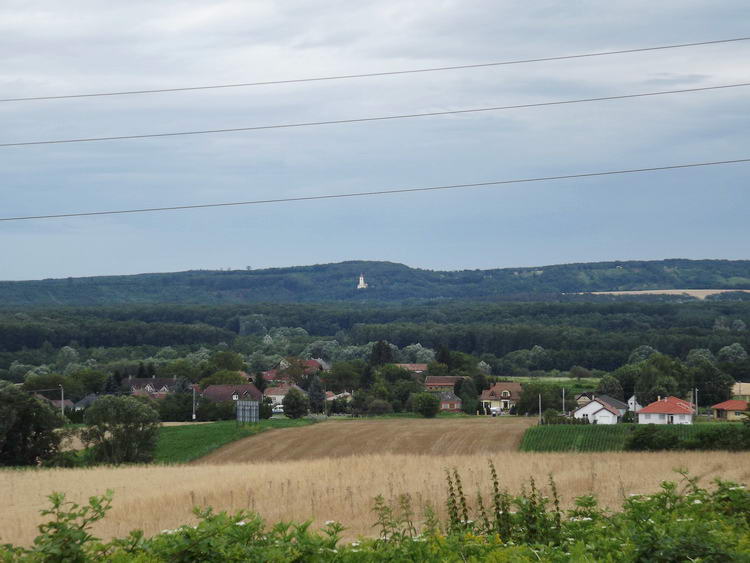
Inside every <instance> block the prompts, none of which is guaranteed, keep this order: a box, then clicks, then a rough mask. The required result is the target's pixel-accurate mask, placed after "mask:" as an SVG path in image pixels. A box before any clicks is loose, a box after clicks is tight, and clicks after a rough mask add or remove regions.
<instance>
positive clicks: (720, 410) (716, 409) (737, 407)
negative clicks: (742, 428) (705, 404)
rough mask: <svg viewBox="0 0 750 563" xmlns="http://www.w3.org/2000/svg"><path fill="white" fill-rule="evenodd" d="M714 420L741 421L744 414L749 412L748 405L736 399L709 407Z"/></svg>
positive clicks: (749, 406)
mask: <svg viewBox="0 0 750 563" xmlns="http://www.w3.org/2000/svg"><path fill="white" fill-rule="evenodd" d="M711 410H712V411H713V413H714V418H715V419H716V420H728V421H742V420H745V413H747V411H748V410H750V403H748V402H747V401H740V400H738V399H730V400H728V401H724V402H722V403H719V404H716V405H714V406H712V407H711Z"/></svg>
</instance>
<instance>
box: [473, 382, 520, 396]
mask: <svg viewBox="0 0 750 563" xmlns="http://www.w3.org/2000/svg"><path fill="white" fill-rule="evenodd" d="M503 391H508V393H510V395H509V396H508V397H503ZM522 392H523V385H521V384H520V383H518V382H516V381H499V382H498V383H495V384H494V385H493V386H492V387H490V388H489V389H485V390H484V391H482V395H481V397H480V400H481V401H493V400H500V399H512V400H514V401H517V400H518V399H520V398H521V393H522Z"/></svg>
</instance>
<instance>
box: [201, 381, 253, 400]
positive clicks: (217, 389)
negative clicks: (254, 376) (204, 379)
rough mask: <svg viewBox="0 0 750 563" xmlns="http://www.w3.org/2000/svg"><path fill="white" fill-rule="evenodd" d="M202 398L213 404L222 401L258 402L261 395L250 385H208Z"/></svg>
mask: <svg viewBox="0 0 750 563" xmlns="http://www.w3.org/2000/svg"><path fill="white" fill-rule="evenodd" d="M203 398H204V399H208V400H209V401H214V402H223V401H235V400H244V401H260V400H261V399H263V393H261V392H260V391H259V390H258V388H257V387H256V386H255V385H253V384H252V383H245V384H243V385H209V386H208V387H206V388H205V389H204V390H203Z"/></svg>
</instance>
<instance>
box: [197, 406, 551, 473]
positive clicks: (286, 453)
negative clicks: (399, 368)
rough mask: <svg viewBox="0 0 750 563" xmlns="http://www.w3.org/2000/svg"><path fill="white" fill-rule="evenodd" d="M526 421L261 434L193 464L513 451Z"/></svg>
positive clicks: (386, 423)
mask: <svg viewBox="0 0 750 563" xmlns="http://www.w3.org/2000/svg"><path fill="white" fill-rule="evenodd" d="M535 423H536V419H535V418H531V417H499V418H493V417H476V418H466V419H463V418H453V419H451V418H434V419H424V418H414V419H404V418H393V419H380V420H377V419H376V420H341V421H329V422H321V423H318V424H314V425H312V426H305V427H303V428H294V429H279V430H271V431H268V432H263V433H262V434H258V435H257V436H251V437H249V438H245V439H243V440H238V441H236V442H232V443H231V444H227V445H226V446H223V447H221V448H219V449H218V450H216V451H214V452H211V453H210V454H208V455H207V456H205V457H202V458H200V459H198V460H196V461H194V462H193V463H194V464H217V463H238V462H240V463H242V462H253V461H258V460H259V459H260V460H263V461H265V462H269V461H295V460H303V459H319V458H324V457H347V456H357V455H369V454H373V453H377V454H414V455H461V454H494V453H498V452H507V451H516V450H518V446H519V445H520V443H521V438H522V437H523V433H524V431H525V430H526V429H527V428H529V427H530V426H532V425H534V424H535Z"/></svg>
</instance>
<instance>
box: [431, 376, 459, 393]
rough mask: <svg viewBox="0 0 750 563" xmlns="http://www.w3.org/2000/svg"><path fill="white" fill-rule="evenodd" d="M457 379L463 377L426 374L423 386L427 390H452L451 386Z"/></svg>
mask: <svg viewBox="0 0 750 563" xmlns="http://www.w3.org/2000/svg"><path fill="white" fill-rule="evenodd" d="M459 379H464V377H463V376H460V375H428V376H427V377H426V378H425V380H424V388H425V390H427V391H438V392H439V391H453V386H454V385H455V384H456V381H458V380H459Z"/></svg>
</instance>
